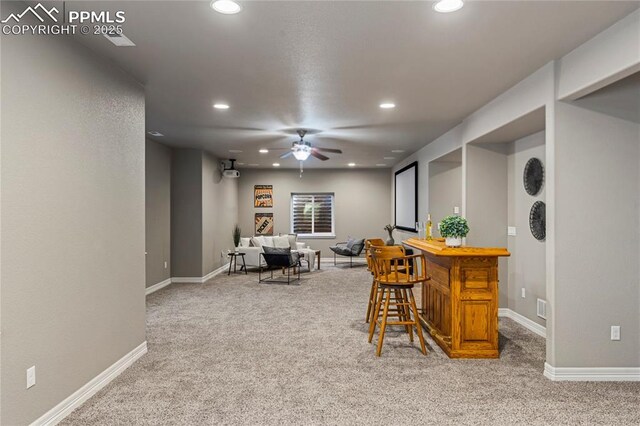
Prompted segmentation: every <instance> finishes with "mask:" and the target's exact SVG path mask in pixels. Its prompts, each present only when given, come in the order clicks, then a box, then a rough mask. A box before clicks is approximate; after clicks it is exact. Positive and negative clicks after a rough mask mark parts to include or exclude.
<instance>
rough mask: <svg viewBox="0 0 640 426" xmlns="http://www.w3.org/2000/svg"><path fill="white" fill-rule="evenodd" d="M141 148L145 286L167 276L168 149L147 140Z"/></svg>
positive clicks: (168, 235)
mask: <svg viewBox="0 0 640 426" xmlns="http://www.w3.org/2000/svg"><path fill="white" fill-rule="evenodd" d="M145 146H146V151H145V187H146V192H145V207H146V214H145V217H146V251H147V258H146V259H147V267H146V271H147V287H149V286H152V285H154V284H157V283H159V282H162V281H164V280H166V279H167V278H170V277H171V149H170V148H169V147H166V146H164V145H162V144H160V143H157V142H154V141H151V140H147V142H146V145H145ZM165 262H166V265H167V266H166V267H165Z"/></svg>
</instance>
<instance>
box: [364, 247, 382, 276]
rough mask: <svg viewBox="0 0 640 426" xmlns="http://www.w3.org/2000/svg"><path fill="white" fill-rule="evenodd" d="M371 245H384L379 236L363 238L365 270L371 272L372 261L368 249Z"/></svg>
mask: <svg viewBox="0 0 640 426" xmlns="http://www.w3.org/2000/svg"><path fill="white" fill-rule="evenodd" d="M372 246H384V241H382V239H380V238H368V239H366V240H364V250H365V251H364V253H365V257H366V259H367V270H368V271H370V272H371V273H372V274H373V263H372V258H371V251H370V250H371V247H372Z"/></svg>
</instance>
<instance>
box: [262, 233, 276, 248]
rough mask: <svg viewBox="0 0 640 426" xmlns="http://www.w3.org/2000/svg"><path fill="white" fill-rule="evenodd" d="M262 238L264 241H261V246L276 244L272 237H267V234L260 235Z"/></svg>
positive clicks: (273, 245)
mask: <svg viewBox="0 0 640 426" xmlns="http://www.w3.org/2000/svg"><path fill="white" fill-rule="evenodd" d="M262 239H263V240H264V243H262V247H264V246H267V247H275V246H276V245H275V244H274V242H273V237H269V236H264V235H263V236H262Z"/></svg>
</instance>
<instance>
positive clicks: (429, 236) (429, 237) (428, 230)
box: [425, 213, 433, 240]
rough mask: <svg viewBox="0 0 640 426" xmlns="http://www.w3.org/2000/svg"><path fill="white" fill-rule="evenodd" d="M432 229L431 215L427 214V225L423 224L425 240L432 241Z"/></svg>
mask: <svg viewBox="0 0 640 426" xmlns="http://www.w3.org/2000/svg"><path fill="white" fill-rule="evenodd" d="M432 228H433V223H432V222H431V213H428V214H427V223H426V224H425V232H426V236H425V238H426V239H427V240H432V239H433V234H432V233H431V232H432Z"/></svg>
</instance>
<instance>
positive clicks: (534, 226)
mask: <svg viewBox="0 0 640 426" xmlns="http://www.w3.org/2000/svg"><path fill="white" fill-rule="evenodd" d="M545 210H546V206H545V204H544V202H542V201H536V202H535V203H533V206H531V212H529V228H531V234H532V235H533V237H534V238H535V239H536V240H538V241H544V239H545V237H546V236H547V227H546V213H545Z"/></svg>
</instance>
